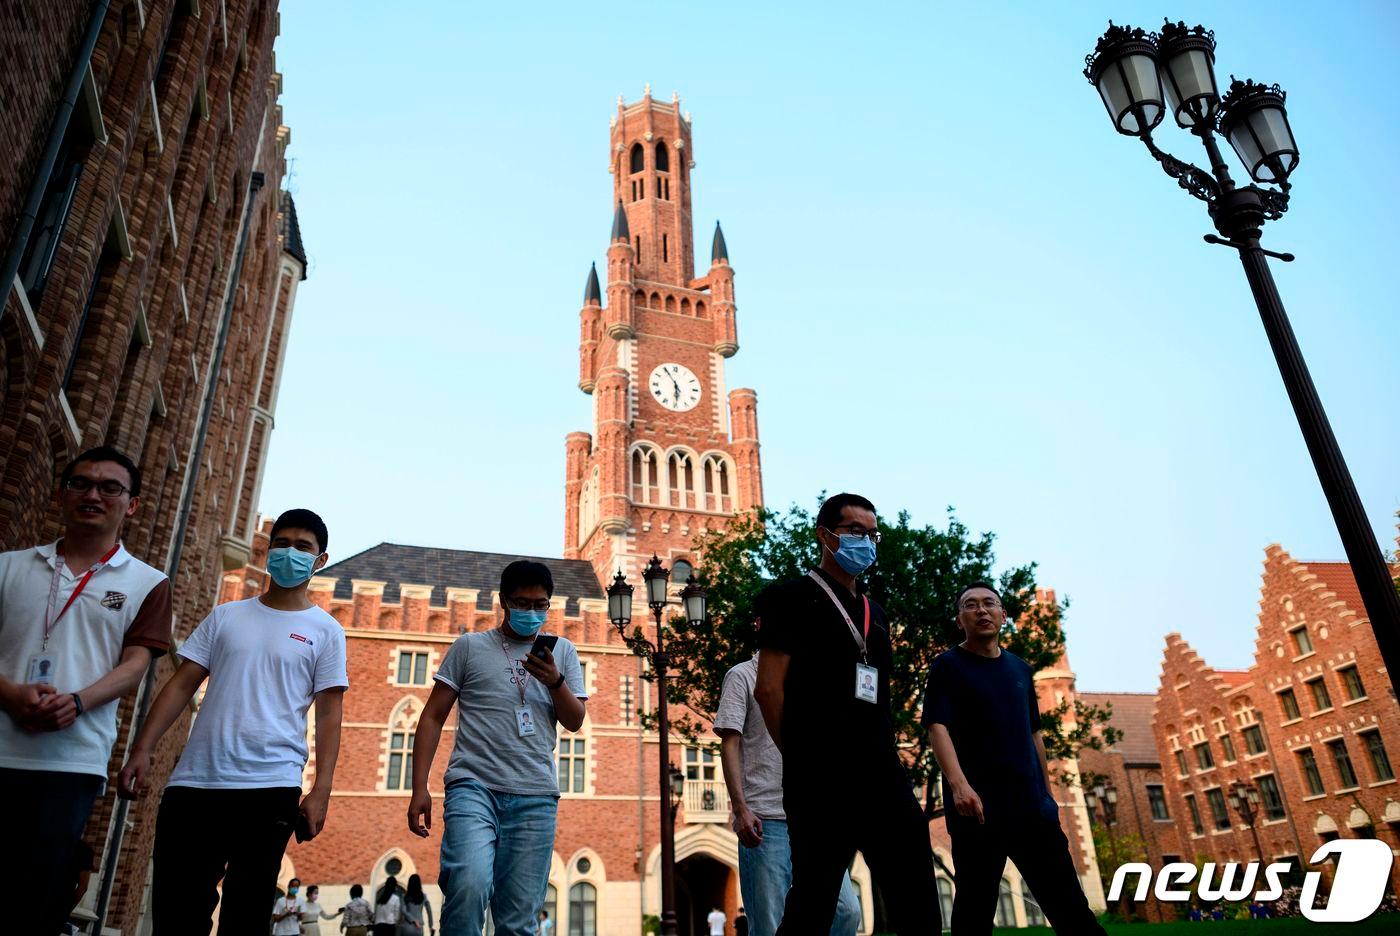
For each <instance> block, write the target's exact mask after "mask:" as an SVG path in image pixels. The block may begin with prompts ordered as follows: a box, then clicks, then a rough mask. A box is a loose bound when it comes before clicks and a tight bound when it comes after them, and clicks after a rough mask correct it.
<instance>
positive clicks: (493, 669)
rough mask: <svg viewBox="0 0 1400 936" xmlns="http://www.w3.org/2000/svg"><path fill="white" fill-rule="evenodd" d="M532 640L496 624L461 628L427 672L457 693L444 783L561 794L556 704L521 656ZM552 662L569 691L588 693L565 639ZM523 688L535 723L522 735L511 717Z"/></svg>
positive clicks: (582, 696)
mask: <svg viewBox="0 0 1400 936" xmlns="http://www.w3.org/2000/svg"><path fill="white" fill-rule="evenodd" d="M533 643H534V638H530V639H529V640H523V641H522V640H514V639H510V638H507V637H506V636H505V635H504V633H503V632H502V630H501V629H500V628H499V627H497V628H494V629H492V630H489V631H477V632H473V633H469V634H463V635H462V636H461V637H458V638H457V640H456V642H455V643H453V644H452V648H451V649H450V650H448V651H447V656H445V657H443V660H442V666H441V667H439V668H438V671H437V674H436V675H435V676H434V677H433V678H434V679H436V680H437V681H438V682H440V683H442V684H443V685H445V686H447V687H448V688H449V689H452V690H454V691H456V693H457V739H456V741H455V743H454V744H453V746H452V757H451V758H450V759H449V760H448V762H447V776H446V778H445V780H446V782H447V783H451V782H453V781H454V780H467V779H472V780H477V781H479V782H480V783H481V784H482V785H483V786H485V787H487V788H489V789H492V790H495V791H496V792H498V793H516V794H521V795H527V796H558V795H559V784H558V782H557V781H556V780H555V773H554V736H555V725H556V724H557V719H556V718H555V716H554V702H553V700H551V699H550V697H549V689H548V688H547V687H545V686H542V685H540V684H539V682H538V680H536V679H535V678H534V677H533V676H531V675H530V673H529V671H528V670H526V669H525V664H524V663H523V662H522V661H523V660H524V658H525V654H526V653H528V652H529V651H530V645H531V644H533ZM554 664H555V665H556V666H558V667H559V672H561V673H563V674H564V680H565V683H566V684H567V685H568V687H569V689H570V690H571V691H572V692H573V693H574V695H576V696H578V697H579V698H580V699H586V698H588V693H587V690H586V689H585V687H584V685H583V668H582V667H581V666H579V660H578V650H577V649H576V648H575V647H574V645H573V644H572V643H570V642H569V641H568V640H566V639H565V638H563V637H560V638H559V642H558V643H557V644H555V646H554ZM522 686H523V688H524V692H525V708H526V709H528V710H529V712H530V719H531V721H533V722H534V725H535V732H534V734H530V735H526V736H525V737H521V736H520V730H519V728H518V727H517V726H518V722H517V720H516V715H515V712H516V709H518V708H520V692H521V687H522Z"/></svg>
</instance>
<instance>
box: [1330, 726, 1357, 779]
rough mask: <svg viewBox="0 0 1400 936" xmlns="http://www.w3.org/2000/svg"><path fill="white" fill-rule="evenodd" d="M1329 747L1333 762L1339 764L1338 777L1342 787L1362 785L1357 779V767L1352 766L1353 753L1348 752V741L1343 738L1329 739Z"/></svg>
mask: <svg viewBox="0 0 1400 936" xmlns="http://www.w3.org/2000/svg"><path fill="white" fill-rule="evenodd" d="M1327 748H1328V750H1330V751H1331V752H1332V763H1334V764H1336V766H1337V777H1338V778H1339V779H1340V780H1341V781H1342V789H1344V790H1345V789H1350V788H1351V787H1355V786H1360V785H1361V784H1360V783H1359V782H1358V781H1357V779H1356V769H1355V768H1354V767H1352V766H1351V755H1350V754H1348V753H1347V743H1346V742H1345V741H1343V740H1341V739H1338V740H1336V741H1328V742H1327Z"/></svg>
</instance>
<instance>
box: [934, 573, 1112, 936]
mask: <svg viewBox="0 0 1400 936" xmlns="http://www.w3.org/2000/svg"><path fill="white" fill-rule="evenodd" d="M957 609H958V625H959V626H960V627H961V628H962V630H963V634H964V640H963V642H962V643H961V644H959V645H958V646H956V647H953V648H952V649H950V650H948V651H947V652H945V653H943V654H940V655H939V656H938V658H937V659H935V660H934V661H933V665H932V667H930V669H929V679H928V693H927V695H926V696H925V698H924V724H925V725H926V726H928V729H929V738H930V741H931V743H932V745H933V752H934V754H935V756H937V758H938V765H939V767H940V768H941V769H942V772H943V802H944V803H945V804H946V806H947V807H948V811H947V815H946V822H947V824H948V835H949V836H950V837H951V838H952V840H953V875H954V878H955V883H956V884H957V890H956V895H955V897H954V899H953V920H952V926H953V933H954V936H978V934H983V933H988V934H989V933H991V931H992V917H993V914H994V913H995V911H996V905H997V893H998V888H999V886H1000V884H1001V876H1002V871H1003V870H1004V868H1005V867H1006V859H1007V858H1008V857H1009V858H1010V859H1011V860H1012V861H1013V862H1015V864H1016V868H1017V869H1018V870H1019V871H1020V872H1021V877H1022V878H1023V879H1024V880H1025V882H1026V884H1027V885H1028V886H1029V888H1030V891H1031V892H1032V894H1033V895H1034V897H1033V898H1031V895H1027V896H1028V899H1035V900H1037V901H1038V902H1039V904H1040V908H1041V910H1043V911H1044V913H1045V916H1046V918H1047V919H1048V920H1049V921H1050V925H1051V926H1052V927H1054V929H1055V932H1056V933H1072V934H1074V936H1083V934H1094V933H1103V932H1104V930H1103V927H1101V926H1099V924H1098V921H1097V920H1095V918H1094V913H1093V911H1091V910H1090V909H1089V904H1088V901H1086V900H1085V898H1084V891H1083V889H1082V888H1081V887H1080V884H1079V876H1078V874H1077V873H1076V871H1075V869H1074V862H1073V861H1072V860H1071V859H1070V854H1069V841H1068V840H1067V839H1066V838H1065V834H1064V832H1063V831H1061V829H1060V818H1059V806H1058V805H1057V804H1056V803H1055V799H1054V797H1052V796H1051V795H1050V778H1049V774H1048V772H1047V767H1046V761H1045V745H1044V743H1043V742H1042V741H1041V737H1040V708H1039V706H1038V705H1037V704H1036V698H1035V681H1034V675H1035V674H1034V673H1032V672H1031V668H1030V666H1028V665H1027V664H1026V661H1025V660H1022V659H1021V658H1020V657H1018V656H1016V655H1015V654H1013V653H1011V652H1009V651H1007V650H1003V649H1002V648H1001V645H1000V643H999V642H998V638H999V637H1000V635H1001V628H1002V625H1003V624H1004V623H1005V622H1006V612H1005V611H1004V610H1003V609H1002V606H1001V598H1000V596H999V595H997V592H996V589H994V588H992V587H991V586H990V585H987V584H985V583H982V582H979V583H977V584H975V585H971V586H969V587H967V588H965V589H963V591H962V594H960V595H959V596H958V601H957Z"/></svg>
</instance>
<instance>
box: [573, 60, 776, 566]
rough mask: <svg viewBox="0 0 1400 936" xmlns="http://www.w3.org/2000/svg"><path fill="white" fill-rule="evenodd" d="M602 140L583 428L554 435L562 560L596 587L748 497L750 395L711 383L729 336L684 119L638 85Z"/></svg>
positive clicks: (582, 347) (749, 504) (754, 486)
mask: <svg viewBox="0 0 1400 936" xmlns="http://www.w3.org/2000/svg"><path fill="white" fill-rule="evenodd" d="M610 144H611V145H610V148H609V153H608V172H609V173H611V174H612V178H613V189H612V194H613V198H612V207H613V223H612V237H611V243H610V244H609V245H608V255H607V287H606V292H605V291H604V290H603V288H602V287H601V286H600V284H599V281H598V271H597V268H596V265H595V267H594V269H592V270H590V271H589V274H588V280H587V284H586V286H585V288H584V297H583V310H582V311H581V312H580V313H579V323H580V339H579V389H581V390H582V391H583V392H584V393H588V394H591V395H592V397H593V432H592V433H591V434H590V433H587V432H574V433H570V434H569V436H568V438H567V439H566V440H565V450H566V475H565V496H564V516H565V522H564V557H565V558H567V559H586V560H588V561H589V562H591V563H592V564H593V568H594V570H595V571H596V572H597V574H598V578H599V580H600V581H601V582H603V583H604V584H606V583H607V582H608V581H610V580H611V579H612V576H613V575H614V573H616V572H617V571H618V570H619V569H620V570H621V571H622V572H623V573H625V574H626V575H627V577H628V578H629V579H631V580H632V581H633V582H637V583H638V584H640V583H639V576H640V573H641V570H642V568H643V567H644V566H645V563H646V561H647V560H648V559H650V558H651V555H652V554H653V553H655V554H656V555H658V556H660V557H661V558H662V560H663V561H665V562H666V564H667V565H668V566H669V565H670V564H671V563H672V562H673V561H674V560H675V559H677V558H679V557H681V556H688V555H690V554H691V553H692V552H693V550H692V546H691V543H692V541H693V540H694V538H695V537H696V536H697V535H699V534H700V533H702V532H704V531H707V530H714V529H719V528H721V527H723V526H724V525H725V524H726V523H727V522H728V521H729V520H730V519H731V518H733V517H734V516H735V515H736V514H738V513H741V512H743V511H747V510H751V509H754V508H757V507H760V506H762V504H763V485H762V480H761V473H760V468H759V456H758V415H757V412H758V410H757V407H758V400H757V396H756V395H755V394H754V392H753V391H752V390H744V389H740V390H726V388H725V382H724V363H725V361H726V360H727V359H728V358H730V357H733V356H734V354H735V353H737V352H738V350H739V340H738V332H737V330H736V327H735V306H734V271H733V269H732V268H731V267H730V265H729V251H728V248H727V247H726V246H725V243H724V234H723V233H722V232H721V231H720V227H719V224H718V222H716V224H715V233H714V239H713V241H712V242H711V246H710V268H709V270H708V272H706V273H705V275H704V276H700V277H697V276H696V275H695V246H694V238H693V233H692V232H693V229H692V222H691V209H690V182H691V170H692V169H694V167H695V161H694V150H693V146H692V143H691V124H690V117H689V115H688V114H686V115H684V116H683V115H682V114H681V111H680V101H679V99H678V97H676V96H673V97H672V99H671V100H670V101H669V102H658V101H654V100H653V99H652V97H651V90H650V87H648V89H647V91H646V92H645V93H644V94H643V95H642V99H641V100H640V101H639V102H637V103H635V104H630V105H629V104H624V103H623V101H622V99H621V98H619V99H618V103H617V113H616V115H615V116H614V117H613V119H612V132H611V135H610Z"/></svg>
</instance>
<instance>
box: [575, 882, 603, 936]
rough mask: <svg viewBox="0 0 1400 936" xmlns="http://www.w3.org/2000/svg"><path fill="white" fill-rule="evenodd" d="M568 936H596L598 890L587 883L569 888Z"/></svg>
mask: <svg viewBox="0 0 1400 936" xmlns="http://www.w3.org/2000/svg"><path fill="white" fill-rule="evenodd" d="M569 936H598V889H597V888H596V887H594V886H593V885H592V884H589V883H588V882H587V881H583V882H580V883H578V884H575V885H574V886H573V887H571V888H569Z"/></svg>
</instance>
